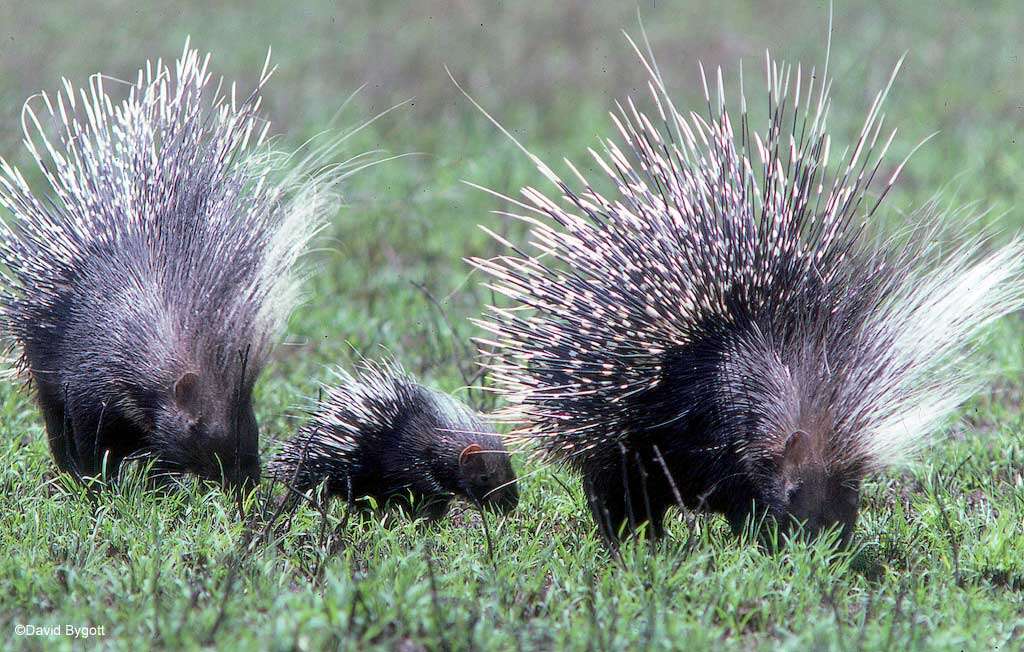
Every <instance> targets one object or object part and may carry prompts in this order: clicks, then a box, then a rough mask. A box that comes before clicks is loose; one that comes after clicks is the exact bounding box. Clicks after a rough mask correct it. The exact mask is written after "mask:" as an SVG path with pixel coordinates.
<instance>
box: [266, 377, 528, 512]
mask: <svg viewBox="0 0 1024 652" xmlns="http://www.w3.org/2000/svg"><path fill="white" fill-rule="evenodd" d="M365 378H366V377H365V376H364V377H363V378H362V379H360V381H353V382H360V383H361V382H362V381H363V380H364V379H365ZM367 382H374V383H375V384H374V385H373V387H374V389H375V390H377V391H376V393H374V394H371V397H370V399H369V400H370V401H371V402H373V403H376V405H375V406H374V407H378V406H379V408H380V411H381V412H383V413H387V414H388V417H387V418H384V419H380V420H368V421H363V422H357V423H355V424H354V425H355V428H356V430H357V432H356V433H355V434H354V436H353V437H352V440H353V442H354V445H353V446H350V447H349V446H346V448H347V450H342V449H339V448H338V446H337V444H336V442H338V441H339V437H341V436H343V435H342V431H341V429H339V427H338V426H336V425H332V424H331V420H332V419H333V418H335V417H334V416H332V415H333V414H340V415H344V416H343V418H345V419H346V420H347V421H348V420H351V416H350V414H349V412H348V408H349V406H348V405H345V404H344V403H343V402H342V400H340V399H341V397H344V396H347V395H346V394H340V395H338V394H335V395H332V394H331V393H330V392H329V393H328V395H327V396H326V397H325V398H324V400H323V402H322V403H321V405H320V406H319V409H318V411H317V412H316V413H315V414H314V415H313V419H312V420H311V422H310V423H309V424H307V425H306V426H304V427H303V428H302V430H301V431H300V432H299V433H298V434H297V435H296V436H295V437H293V438H292V439H291V440H289V441H288V442H286V444H285V447H284V450H283V451H282V452H281V453H279V454H278V455H276V456H275V457H274V459H273V460H272V461H271V462H270V463H269V464H268V469H269V470H270V472H271V474H272V475H273V477H274V478H275V479H277V480H279V481H282V482H285V483H288V484H290V485H292V486H293V487H294V488H295V489H297V490H299V491H308V490H310V489H312V488H314V487H316V486H317V485H319V484H320V483H325V485H326V491H327V492H328V494H329V495H331V496H335V497H341V498H343V499H345V500H349V501H350V502H351V501H354V500H356V499H359V498H365V497H372V498H374V499H376V500H377V501H378V503H381V504H383V503H386V502H389V501H398V502H401V503H405V504H406V505H408V500H409V499H411V500H412V503H413V504H414V506H415V507H417V508H420V507H422V508H423V509H424V510H425V513H426V514H427V515H428V516H430V517H431V518H440V517H441V516H443V515H444V514H445V513H446V512H447V511H448V507H449V505H450V503H451V500H452V499H453V498H454V497H456V496H459V497H462V498H464V499H466V500H469V501H470V502H472V503H474V504H477V505H481V506H485V507H493V508H495V509H498V510H499V511H503V512H504V511H511V510H513V509H515V507H516V505H517V503H518V490H517V487H516V476H515V472H514V471H513V470H512V465H511V461H510V459H509V455H508V453H507V452H506V451H505V447H504V444H503V443H502V441H501V438H500V437H498V436H497V435H496V434H494V431H493V430H492V429H491V428H490V426H488V425H486V424H485V423H484V422H483V421H482V420H481V419H480V418H479V417H477V415H475V414H474V413H472V412H471V411H470V410H469V409H467V408H466V407H465V406H463V405H461V404H459V403H457V402H456V401H455V400H454V399H452V398H451V397H449V396H447V395H445V394H441V393H439V392H435V391H433V390H430V389H427V388H425V387H423V386H421V385H418V384H415V383H413V382H412V381H411V380H409V379H408V378H407V377H399V376H397V375H392V376H390V377H388V378H387V380H386V381H384V382H378V381H367ZM351 386H352V385H349V387H351ZM362 386H363V387H366V386H368V385H366V384H363V385H362ZM340 390H342V391H343V390H345V386H343V387H341V388H340ZM334 391H335V392H337V391H339V389H335V390H334Z"/></svg>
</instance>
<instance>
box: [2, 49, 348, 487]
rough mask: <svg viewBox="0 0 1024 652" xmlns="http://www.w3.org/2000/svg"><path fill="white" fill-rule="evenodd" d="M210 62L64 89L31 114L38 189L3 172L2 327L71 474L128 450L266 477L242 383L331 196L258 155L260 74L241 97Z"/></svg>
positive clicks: (196, 60)
mask: <svg viewBox="0 0 1024 652" xmlns="http://www.w3.org/2000/svg"><path fill="white" fill-rule="evenodd" d="M208 63H209V56H208V55H207V56H205V57H203V56H200V54H199V53H198V52H197V51H196V50H193V49H190V47H189V45H188V43H187V42H186V45H185V49H184V53H183V54H182V56H181V58H180V59H179V60H178V61H177V62H176V63H175V65H174V66H173V68H171V67H168V66H166V65H164V64H163V63H162V62H160V61H158V62H157V63H156V64H155V65H153V64H147V65H146V67H145V68H144V69H142V70H140V71H139V74H138V77H137V80H136V81H135V82H134V83H133V84H127V85H125V91H126V95H125V97H124V99H122V100H120V101H118V100H117V99H116V98H113V97H111V96H110V95H108V94H107V89H106V87H107V85H108V84H110V83H111V82H110V80H108V79H105V78H104V77H103V76H101V75H96V76H94V77H92V78H91V80H90V83H89V86H88V88H87V89H81V90H76V89H75V88H74V87H73V86H72V85H71V83H70V82H68V81H67V80H65V81H64V89H63V92H62V93H58V94H57V95H56V96H55V97H51V96H49V95H46V94H42V95H41V96H39V98H37V99H36V100H35V102H33V100H30V101H29V103H27V104H26V105H25V108H24V111H23V116H24V123H25V127H24V131H25V143H26V146H27V147H28V149H29V151H30V152H31V154H32V156H33V157H34V158H35V162H36V164H37V165H38V168H39V173H41V175H42V176H43V177H44V178H45V180H46V182H47V184H48V186H49V189H48V192H46V193H39V194H36V193H35V192H33V190H32V189H31V187H30V185H29V183H28V182H27V181H26V179H25V178H24V177H23V176H22V174H21V172H20V171H19V170H18V169H16V168H15V167H13V166H12V165H11V164H9V163H7V162H6V161H4V162H3V163H2V166H0V204H2V205H3V206H4V207H5V208H7V209H8V210H10V211H11V213H13V216H14V219H13V220H11V221H10V222H9V223H4V224H3V226H2V228H0V263H2V276H0V328H2V333H3V336H4V337H5V338H6V339H7V341H8V344H9V345H11V346H14V347H16V348H17V349H19V350H20V354H21V366H22V367H23V370H24V371H25V372H27V375H28V379H29V381H30V383H31V385H32V386H33V387H34V389H35V392H36V394H37V398H38V401H39V405H40V407H41V408H42V412H43V415H44V418H45V421H46V429H47V432H48V435H49V442H50V448H51V451H52V453H53V456H54V458H55V459H56V461H57V463H58V465H59V466H60V467H61V468H62V469H64V470H66V471H69V472H71V473H73V474H75V475H76V476H78V477H84V476H96V475H97V474H99V473H100V472H102V471H103V470H104V469H106V471H107V472H108V473H110V474H111V475H113V474H116V472H117V470H118V468H119V466H120V465H121V463H122V462H123V461H124V460H125V459H126V458H128V457H129V456H139V457H149V458H154V459H155V460H156V461H155V465H156V467H157V468H158V469H159V470H160V471H161V472H162V473H175V472H193V473H196V474H199V475H201V476H203V477H206V478H211V479H217V480H220V479H224V480H226V481H227V483H229V484H231V485H234V486H240V485H241V483H244V482H246V481H251V482H255V481H257V480H258V478H259V457H258V453H259V451H258V428H257V423H256V419H255V416H254V414H253V408H252V391H253V384H254V383H255V382H256V379H257V376H258V375H259V374H260V371H261V369H262V368H263V366H264V363H265V361H266V359H267V356H268V353H269V351H270V349H271V347H272V345H273V343H274V341H275V339H276V337H277V335H278V333H279V331H280V330H281V328H282V327H283V324H284V321H285V320H286V318H287V316H288V314H289V312H290V310H291V307H292V303H293V297H294V295H295V282H296V278H295V275H294V274H293V271H292V270H293V267H294V264H295V262H296V258H297V257H298V256H299V255H300V253H301V252H302V251H303V249H304V247H305V245H306V243H307V241H308V240H309V238H310V237H311V235H312V234H313V232H314V231H315V230H316V229H317V228H318V225H319V223H320V222H321V219H322V216H323V215H324V213H325V211H326V209H327V207H328V206H329V203H328V202H327V201H326V200H327V199H328V197H329V196H330V194H331V193H330V192H329V190H328V187H329V185H330V184H329V183H328V180H327V179H326V178H325V175H322V174H309V171H308V170H307V169H303V168H304V166H303V164H302V162H297V161H284V160H283V159H284V157H283V156H281V157H275V155H273V154H272V153H271V152H270V151H269V150H268V149H267V148H266V146H265V145H263V143H262V141H263V139H264V136H265V134H266V133H267V129H268V127H269V124H267V123H266V122H265V121H264V120H263V119H262V118H261V117H260V114H259V107H260V102H261V100H260V96H259V89H260V88H262V86H263V84H264V83H265V82H266V80H267V77H268V75H269V72H268V70H267V69H266V68H264V71H263V73H262V75H261V76H260V80H259V83H258V86H257V90H256V91H254V92H253V93H252V94H251V95H249V96H248V97H247V98H245V96H244V95H243V96H242V97H243V98H245V99H244V100H243V101H241V102H240V103H239V102H236V100H235V89H234V87H233V86H230V87H224V86H223V82H222V81H221V82H217V83H214V84H211V83H210V80H211V73H210V72H208ZM40 103H41V104H40ZM40 106H41V108H42V109H43V111H44V114H45V115H46V116H48V117H49V118H51V119H52V121H53V122H54V123H56V128H57V131H58V132H59V134H58V138H57V139H56V140H54V139H53V138H52V136H50V135H48V134H47V129H46V128H44V126H43V125H42V124H41V122H40V119H39V115H38V113H37V111H38V110H39V108H40ZM311 160H312V157H310V161H311ZM310 161H307V162H310ZM286 164H287V166H288V167H287V168H286V167H285V165H286ZM286 169H288V170H292V171H290V172H286V171H285V170H286Z"/></svg>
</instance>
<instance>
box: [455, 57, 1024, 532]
mask: <svg viewBox="0 0 1024 652" xmlns="http://www.w3.org/2000/svg"><path fill="white" fill-rule="evenodd" d="M637 52H638V53H639V49H637ZM641 59H642V60H643V61H644V64H645V66H646V67H647V69H648V72H649V74H650V77H651V83H650V89H651V94H652V96H653V102H654V106H655V108H656V110H657V113H656V115H655V116H654V118H655V119H653V120H652V119H649V118H648V117H647V116H645V115H644V114H643V113H642V112H641V111H640V110H638V109H637V108H636V106H635V105H634V103H633V102H632V101H629V102H627V103H626V105H625V106H619V111H618V113H617V114H616V115H613V116H612V117H613V120H614V121H615V123H616V125H617V127H618V130H619V132H620V134H621V138H622V140H623V142H624V144H625V147H620V146H619V145H618V144H616V142H615V141H614V140H607V141H606V142H605V145H604V147H605V149H604V151H605V154H604V155H600V154H597V153H594V159H595V161H596V163H597V165H598V166H599V167H600V169H601V170H603V172H604V174H605V175H607V179H605V181H606V182H609V183H610V185H611V187H612V188H613V192H611V193H608V192H605V193H602V192H601V191H600V190H598V189H597V188H595V186H592V185H591V184H590V183H588V182H587V181H586V180H585V179H584V177H583V176H582V175H581V174H580V172H579V171H578V169H577V168H576V167H573V166H571V164H570V165H569V167H570V168H571V171H572V173H573V176H575V177H576V179H577V180H578V182H579V184H578V185H579V189H574V188H572V187H571V186H570V184H569V183H567V182H563V181H562V179H560V178H559V177H558V176H557V175H556V174H555V173H554V172H553V171H552V170H551V169H550V168H549V167H548V166H546V165H545V164H544V163H542V162H541V161H540V160H539V159H537V158H536V157H534V156H532V155H530V156H531V158H532V159H533V160H534V162H535V163H536V165H537V167H538V169H539V170H540V171H541V172H542V173H543V175H544V176H545V177H546V178H547V179H548V180H549V181H551V182H552V183H554V185H555V186H557V188H558V189H559V191H560V193H561V195H562V197H561V200H559V199H557V198H556V199H550V198H548V197H546V196H545V195H544V194H542V193H541V192H540V191H538V190H535V189H533V188H526V189H525V190H524V191H523V194H524V196H525V198H526V199H525V202H524V203H519V202H516V203H517V205H518V206H520V207H521V208H522V210H523V211H528V213H529V214H527V215H525V216H521V219H523V220H525V221H526V222H527V223H528V224H529V227H530V235H531V238H530V244H531V246H533V247H534V248H535V249H536V251H537V253H536V254H532V255H531V254H529V253H523V252H522V250H520V249H516V250H515V254H513V255H508V256H502V257H497V258H494V259H491V260H482V259H474V260H473V261H472V262H473V264H475V265H476V266H477V267H478V268H480V269H481V270H483V271H485V272H487V273H488V274H489V275H491V276H492V277H493V278H494V279H495V282H494V287H495V289H496V290H497V291H498V292H500V293H501V294H503V295H505V296H506V297H509V298H510V299H511V300H512V307H511V308H509V307H493V308H492V309H491V311H490V313H489V318H488V319H485V320H482V321H481V325H482V326H483V327H484V328H486V329H487V330H488V331H489V333H490V334H491V335H490V337H489V338H487V339H483V340H481V341H480V347H481V351H482V353H484V354H485V355H486V356H491V355H493V356H496V360H497V361H496V362H495V363H493V369H494V370H495V374H496V379H497V383H498V385H499V389H500V390H502V392H503V393H504V394H505V395H506V396H507V398H508V399H509V400H510V407H509V408H508V409H507V414H506V416H508V417H510V418H512V419H516V420H517V421H518V422H519V423H520V425H519V427H518V429H517V430H516V431H515V432H514V433H513V435H514V436H517V437H518V438H520V439H522V440H526V441H530V442H533V443H536V444H539V447H540V449H541V451H542V452H543V453H544V454H546V456H548V457H550V458H555V459H559V460H562V461H565V462H568V464H570V465H571V466H572V467H574V468H576V469H578V470H579V471H581V472H582V475H583V478H584V486H585V489H586V493H587V496H588V501H589V503H590V507H591V510H592V513H593V515H594V516H595V518H596V520H597V521H598V523H599V526H600V527H601V531H602V533H603V534H604V535H605V536H608V537H613V536H615V535H616V534H617V533H618V532H620V531H621V529H622V528H623V527H625V528H626V530H627V531H634V530H635V528H636V527H638V526H639V525H640V524H642V523H649V524H650V528H649V530H648V531H649V532H650V533H652V534H654V535H658V534H660V533H661V531H662V522H663V517H664V514H665V511H666V509H668V508H669V507H670V506H673V505H685V506H686V507H688V508H691V509H701V510H706V511H711V512H717V513H722V514H724V515H725V516H726V517H727V518H728V520H729V521H730V523H731V525H732V526H733V528H734V530H737V531H738V530H740V529H741V528H742V526H743V523H744V521H745V519H746V517H747V516H748V515H749V514H751V513H752V512H753V511H754V510H756V511H757V512H758V513H766V514H767V515H769V516H771V517H773V518H774V519H775V520H776V521H777V522H778V524H779V526H780V528H782V529H786V528H787V527H788V526H789V525H790V524H791V523H792V522H793V521H795V520H799V521H802V522H804V524H805V526H806V529H805V531H809V532H817V531H819V530H821V529H823V528H826V527H828V526H832V525H837V524H838V525H839V526H840V527H841V530H842V532H841V534H842V537H843V539H844V540H846V539H848V537H849V535H850V532H851V530H852V527H853V525H854V523H855V520H856V516H857V512H858V503H859V490H860V485H861V482H862V480H863V478H865V477H866V476H867V475H868V474H870V473H872V472H875V471H877V470H879V469H881V468H883V467H885V466H887V465H889V464H892V463H894V462H896V461H898V460H900V459H903V458H904V457H905V454H907V453H909V452H912V450H913V449H915V448H918V447H919V446H921V445H922V444H923V443H924V442H925V441H926V439H927V437H928V435H929V434H930V433H932V432H934V431H935V430H936V428H937V427H938V426H939V425H940V424H941V423H942V422H943V420H944V419H945V418H946V417H947V416H948V415H950V413H951V412H952V411H953V410H954V409H955V408H956V407H957V406H958V405H960V404H961V403H962V401H963V400H965V398H966V397H968V396H969V395H970V394H971V393H972V392H973V391H974V390H975V389H976V388H977V386H978V382H977V381H978V375H977V374H975V373H973V372H974V371H976V369H975V368H974V367H972V366H971V365H970V364H968V360H967V358H966V356H967V354H968V353H970V352H971V350H972V349H973V348H974V347H975V346H976V344H977V342H978V337H979V336H980V335H981V333H982V331H983V330H984V328H985V327H986V326H987V325H988V324H989V323H990V322H992V321H993V320H994V319H996V318H998V317H999V316H1001V315H1003V314H1005V313H1007V312H1009V311H1011V310H1013V309H1016V308H1019V307H1020V306H1021V303H1022V301H1021V289H1022V287H1024V286H1022V283H1021V261H1022V259H1024V256H1022V254H1024V252H1022V247H1021V245H1020V243H1019V242H1014V243H1013V244H1012V245H1010V246H1008V247H1006V248H1004V249H1002V250H999V251H996V252H995V253H990V254H987V255H982V253H981V251H980V249H981V247H980V246H979V245H980V242H979V241H978V240H977V239H975V240H972V241H971V242H969V243H968V244H965V245H962V246H961V247H959V248H956V249H955V250H953V251H946V252H943V251H942V250H941V247H940V246H939V245H937V244H936V242H937V238H938V235H939V234H938V232H937V230H936V228H934V227H933V226H929V224H932V225H934V224H937V223H938V222H939V220H938V219H937V217H938V216H936V215H930V216H929V215H927V214H925V215H924V216H923V217H919V218H918V219H917V220H915V226H914V227H913V228H911V229H909V232H908V234H905V236H904V237H900V238H894V239H890V240H887V241H884V242H881V243H879V241H878V240H877V239H876V238H872V237H869V235H868V227H867V224H868V222H869V220H870V218H871V216H872V214H873V213H874V212H875V210H876V209H877V207H878V203H879V202H881V200H882V198H884V196H885V194H886V192H887V191H888V190H889V188H890V187H891V186H892V185H893V183H894V181H895V179H896V177H897V175H898V174H899V172H900V170H901V169H902V167H903V164H900V165H899V166H897V167H896V168H894V169H891V170H890V171H889V172H886V173H884V174H886V175H887V176H888V179H886V180H885V181H884V185H883V187H882V188H881V189H880V190H881V192H880V193H879V195H878V198H877V199H872V198H870V197H869V196H868V194H867V193H868V191H869V189H871V188H872V187H873V186H872V182H873V181H874V179H875V177H876V175H878V174H879V173H880V168H881V165H882V160H883V158H884V155H885V150H886V149H887V148H888V146H889V143H890V142H891V141H892V136H891V135H889V136H888V138H885V137H883V139H882V141H879V140H878V138H879V135H880V133H881V130H882V121H883V118H882V116H881V113H880V107H881V104H882V102H883V100H884V98H885V95H886V94H887V92H888V89H889V86H891V84H892V79H890V80H889V84H888V85H887V86H886V88H885V89H884V90H882V91H881V92H879V94H878V95H877V96H876V98H875V101H874V103H873V104H872V106H871V108H870V111H869V112H868V115H867V118H866V120H865V122H864V126H863V129H862V131H861V133H860V137H859V138H858V140H857V142H856V143H855V145H854V146H853V147H852V149H850V150H847V151H846V152H844V153H843V154H842V155H841V157H840V158H841V161H840V162H839V163H838V167H836V168H835V169H832V168H830V165H829V156H830V141H829V136H828V135H827V132H826V125H825V122H826V115H827V113H828V109H829V100H828V90H829V86H830V85H831V80H830V79H827V76H822V77H821V79H820V80H818V79H817V78H816V76H815V74H814V72H813V71H812V73H811V74H810V75H806V71H803V70H802V69H801V68H800V67H797V68H796V69H795V70H794V69H792V67H790V66H786V65H780V64H778V63H776V62H774V61H772V60H771V58H770V57H768V58H767V66H766V69H767V78H768V88H769V93H768V105H769V109H770V110H769V115H768V122H767V126H766V130H765V131H764V132H762V133H757V132H756V131H752V128H751V126H750V123H749V121H748V116H747V105H746V100H745V99H744V98H743V93H742V77H741V84H740V86H741V91H740V120H739V123H738V129H737V128H736V126H734V124H733V122H732V120H731V118H730V115H729V112H728V111H727V110H726V102H725V98H724V91H723V88H724V83H723V81H722V75H721V72H719V73H718V76H717V80H716V81H717V94H716V95H717V97H716V96H713V95H712V94H711V93H709V92H708V91H707V83H706V81H705V83H704V87H705V97H706V98H707V115H704V116H701V115H699V114H697V113H689V114H683V113H681V112H679V111H678V110H676V108H675V107H674V105H673V103H672V101H671V99H670V97H669V96H668V93H667V92H666V90H665V85H664V84H663V82H662V80H661V77H660V75H659V74H658V72H657V69H656V67H655V66H654V65H653V63H648V62H649V61H653V60H652V59H648V58H647V57H644V56H643V55H641ZM898 67H899V66H897V69H898ZM826 69H827V65H826ZM701 73H702V79H705V77H704V75H703V69H702V70H701ZM895 74H896V72H895V71H894V72H893V75H894V76H895ZM816 83H817V89H815V84H816ZM655 125H659V126H655ZM893 133H894V132H893ZM879 142H884V145H881V147H880V148H876V143H879ZM755 151H756V156H757V159H754V156H755ZM527 153H528V152H527ZM752 159H753V160H752ZM905 162H906V161H905V160H904V161H903V163H905ZM926 213H927V211H926ZM501 241H502V242H503V243H505V244H506V245H508V243H507V242H505V240H501ZM508 246H512V245H508ZM524 310H525V311H524Z"/></svg>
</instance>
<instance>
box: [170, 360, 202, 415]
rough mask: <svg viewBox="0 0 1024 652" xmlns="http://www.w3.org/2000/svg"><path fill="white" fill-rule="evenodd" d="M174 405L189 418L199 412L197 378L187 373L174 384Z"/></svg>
mask: <svg viewBox="0 0 1024 652" xmlns="http://www.w3.org/2000/svg"><path fill="white" fill-rule="evenodd" d="M174 404H175V405H177V406H178V409H180V410H181V411H182V412H185V413H186V414H188V415H189V416H192V417H194V416H196V413H197V412H198V410H199V376H198V375H197V374H195V373H194V372H191V371H187V372H185V373H183V374H182V375H181V377H180V378H178V380H177V381H175V383H174Z"/></svg>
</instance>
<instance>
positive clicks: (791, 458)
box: [779, 430, 815, 471]
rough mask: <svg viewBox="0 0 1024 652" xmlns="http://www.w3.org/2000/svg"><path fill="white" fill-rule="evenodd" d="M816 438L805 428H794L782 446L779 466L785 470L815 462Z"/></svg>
mask: <svg viewBox="0 0 1024 652" xmlns="http://www.w3.org/2000/svg"><path fill="white" fill-rule="evenodd" d="M814 457H815V450H814V438H813V437H812V436H811V434H810V433H808V432H807V431H805V430H794V431H793V432H792V433H790V435H789V437H788V438H787V439H786V444H785V446H783V448H782V456H781V458H780V460H779V461H780V464H779V466H780V467H781V468H782V470H783V471H787V470H792V469H798V468H800V467H802V466H804V465H806V464H809V463H811V462H813V460H814Z"/></svg>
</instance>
